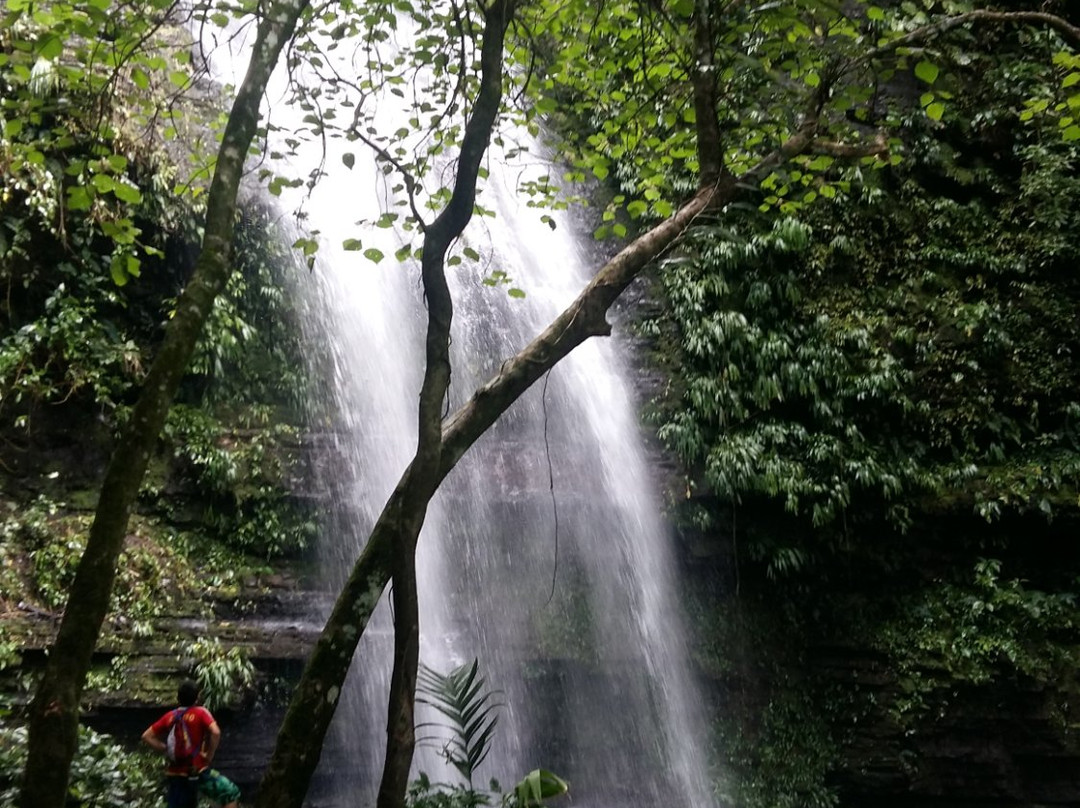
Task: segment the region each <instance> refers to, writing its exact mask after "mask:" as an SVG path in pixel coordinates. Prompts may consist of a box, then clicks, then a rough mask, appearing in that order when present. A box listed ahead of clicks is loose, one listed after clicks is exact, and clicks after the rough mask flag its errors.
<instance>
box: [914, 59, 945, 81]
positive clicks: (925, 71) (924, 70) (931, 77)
mask: <svg viewBox="0 0 1080 808" xmlns="http://www.w3.org/2000/svg"><path fill="white" fill-rule="evenodd" d="M940 72H941V71H940V70H938V66H937V65H936V64H934V63H933V62H928V61H926V60H925V59H923V60H922V61H921V62H919V63H918V64H917V65H915V75H916V77H918V78H920V79H922V80H923V81H925V82H926V83H927V84H933V83H934V82H935V81H937V77H938V74H939V73H940Z"/></svg>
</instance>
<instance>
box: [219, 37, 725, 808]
mask: <svg viewBox="0 0 1080 808" xmlns="http://www.w3.org/2000/svg"><path fill="white" fill-rule="evenodd" d="M218 61H219V63H220V61H221V57H218ZM217 69H219V70H225V68H222V67H219V68H217ZM278 78H279V80H281V81H283V77H280V76H279V77H278ZM282 96H283V90H282V89H281V85H279V88H278V89H277V90H276V91H273V92H271V93H270V94H269V98H270V108H271V114H272V120H273V123H274V124H276V125H277V126H281V127H283V128H284V129H285V130H289V129H292V128H294V127H299V126H301V125H302V124H301V119H302V117H303V113H302V112H300V111H296V112H295V114H294V112H293V111H290V110H288V109H286V108H283V107H282V106H281V104H280V103H275V102H276V101H277V100H278V99H279V98H281V97H282ZM380 114H382V113H381V111H380ZM403 114H404V113H403V112H402V111H401V110H400V108H399V109H396V110H395V109H394V108H393V106H392V105H388V106H387V109H386V121H385V126H386V129H387V131H394V130H395V129H397V128H398V126H399V124H400V120H395V116H398V117H399V118H400V116H402V115H403ZM510 141H516V145H519V146H524V147H525V151H524V152H523V153H522V155H521V156H519V157H516V158H513V159H510V158H507V157H506V156H505V151H506V150H505V149H497V148H495V147H493V149H492V150H491V151H490V152H489V155H488V158H487V161H486V163H485V166H486V168H487V169H488V171H489V172H490V173H489V176H488V178H487V179H486V180H482V181H481V192H480V195H479V197H478V203H479V204H480V205H481V206H482V207H483V208H485V209H488V210H491V211H494V216H492V217H486V216H485V217H474V221H473V222H472V224H470V226H469V228H468V230H467V231H466V234H465V236H464V238H463V239H462V244H461V245H459V247H460V246H468V247H470V248H471V249H474V250H476V251H477V252H478V253H479V254H480V255H481V260H480V262H479V264H478V263H476V262H472V261H469V260H465V261H463V262H462V263H461V264H459V265H457V266H452V267H448V270H447V271H448V276H449V281H450V284H451V289H452V292H453V297H454V303H455V319H454V324H453V328H452V362H453V376H452V382H451V388H450V393H449V402H448V410H447V411H448V412H453V411H454V410H455V409H456V408H458V407H459V406H460V405H461V404H463V403H464V402H465V401H466V400H467V399H468V397H469V396H470V395H471V393H472V392H473V390H474V389H475V388H476V387H477V385H479V384H480V383H482V382H483V381H485V380H487V379H488V378H490V377H491V376H492V375H493V374H495V373H496V372H497V371H498V369H499V367H500V365H501V363H502V362H504V361H505V360H506V359H507V358H508V357H510V356H512V355H513V354H514V353H515V352H516V351H517V350H518V349H520V348H521V347H522V346H524V345H525V344H526V343H527V342H529V341H530V340H531V339H532V338H533V337H534V336H535V335H536V334H538V333H539V332H540V331H541V330H542V329H543V328H544V327H545V326H546V325H547V324H548V323H549V322H550V321H551V320H552V319H553V318H554V317H555V316H556V314H558V312H559V311H561V310H562V309H563V308H565V307H566V306H567V304H569V303H570V301H571V300H573V298H574V297H575V296H576V295H577V294H578V293H579V291H580V290H581V288H582V287H583V286H584V284H585V282H586V281H587V279H588V273H589V270H590V268H591V265H590V263H589V262H588V261H587V260H586V259H585V257H584V256H583V254H582V249H581V241H580V236H581V234H580V233H578V232H577V230H578V229H579V228H578V227H577V223H576V222H575V219H574V214H573V213H558V212H555V213H552V212H546V213H547V214H548V215H549V216H550V217H551V221H552V222H554V227H551V226H549V223H547V222H545V221H542V220H541V214H542V211H539V210H537V209H536V208H530V207H528V206H527V205H526V204H525V202H524V200H523V198H522V196H521V195H520V194H519V193H518V192H517V188H518V184H519V182H520V181H521V180H522V179H523V178H530V177H532V178H535V177H536V176H537V175H538V174H542V173H547V172H548V171H549V170H552V169H551V168H550V167H549V166H545V161H544V160H543V159H542V155H543V149H542V147H541V145H540V144H539V143H537V142H535V141H534V140H533V139H532V138H530V137H529V136H528V134H527V133H525V132H517V133H512V134H511V136H509V137H508V139H507V142H508V143H509V142H510ZM358 146H359V144H348V145H346V144H343V143H341V142H338V141H333V140H331V141H329V143H328V145H327V147H326V148H327V149H328V151H327V152H325V153H324V152H323V151H322V147H321V144H318V143H313V144H309V145H307V146H301V147H300V150H299V154H298V156H297V157H295V158H293V159H292V160H291V162H290V165H289V166H288V168H289V169H290V170H292V172H293V173H294V174H297V175H306V174H307V173H308V171H309V170H310V169H311V168H314V167H316V166H318V165H319V164H320V163H321V162H322V161H325V166H326V172H327V175H326V176H324V177H323V178H322V179H321V180H320V182H319V183H318V185H317V186H316V187H315V189H314V191H313V192H311V193H310V195H306V194H305V195H302V196H301V195H299V194H295V195H292V196H290V195H288V194H286V195H285V196H284V201H285V205H286V207H287V208H288V209H289V210H292V209H293V208H297V207H302V209H303V211H304V213H305V214H306V215H305V219H304V222H303V226H304V227H306V228H307V229H308V230H309V231H318V236H317V238H318V240H319V242H320V248H319V251H318V253H317V255H316V260H315V265H314V269H313V271H312V272H310V273H308V272H306V271H305V272H303V273H300V274H301V277H299V278H298V282H297V285H296V290H295V293H296V295H297V297H298V305H299V306H300V308H301V310H302V312H303V318H302V319H303V323H304V329H305V338H306V340H307V341H308V342H309V344H310V345H311V346H312V348H311V353H312V355H313V356H314V357H319V363H318V366H317V368H316V370H317V372H318V373H319V374H321V376H322V377H323V379H324V381H326V382H327V391H328V394H327V395H328V397H327V400H326V401H323V402H317V403H316V405H315V406H313V408H312V412H313V413H316V414H317V415H316V418H317V421H316V422H315V423H313V424H312V430H313V431H315V432H317V433H321V434H324V435H326V436H329V437H328V439H327V442H328V444H329V445H328V461H327V463H326V464H325V465H324V472H323V474H322V479H321V483H322V484H323V485H324V486H325V488H326V489H327V491H328V493H329V497H328V499H329V501H330V502H332V503H333V504H332V507H330V508H329V510H328V512H327V513H326V514H325V526H324V530H323V535H322V538H321V540H320V542H321V543H320V553H321V557H322V562H323V564H322V566H323V570H324V575H325V578H326V585H327V589H328V591H330V592H332V593H336V590H337V588H338V586H339V584H341V583H342V582H343V581H344V579H345V578H346V577H347V575H348V573H349V571H350V569H351V567H352V565H353V563H354V561H355V559H356V558H357V556H358V555H359V553H360V551H361V549H362V547H363V544H364V542H365V541H366V539H367V536H368V534H369V531H370V529H371V526H372V525H373V524H374V522H375V519H376V518H377V516H378V513H379V511H380V509H381V507H382V505H383V503H384V502H385V501H386V498H387V496H388V495H389V494H390V492H391V491H392V489H393V488H394V486H395V484H396V483H397V481H398V479H399V477H400V475H401V473H402V472H403V470H404V469H405V467H406V465H407V464H408V462H409V460H410V459H411V457H412V453H413V451H414V449H415V443H416V407H417V400H418V393H419V389H420V380H421V377H422V373H423V339H424V332H425V323H426V314H425V308H424V301H423V290H422V288H421V285H420V281H419V269H418V267H417V266H416V265H415V264H414V263H413V262H411V261H409V262H405V263H397V262H396V261H395V260H394V259H393V255H394V253H395V252H396V251H397V250H398V248H399V247H400V246H401V245H402V242H401V241H400V240H399V236H397V235H396V234H395V231H394V230H392V229H379V228H375V227H371V226H366V227H362V226H358V225H357V224H356V223H357V222H358V221H359V220H366V221H368V222H371V221H374V220H376V219H378V217H379V215H380V213H382V212H383V211H385V210H386V209H387V208H388V206H392V205H393V203H394V202H395V201H396V197H395V193H394V191H393V189H392V186H393V184H394V181H395V180H394V178H392V177H391V178H388V177H387V176H386V175H385V174H384V172H383V171H382V170H381V169H380V168H379V167H378V166H376V164H375V161H374V160H373V159H371V158H370V157H369V156H367V155H365V154H364V152H363V151H362V147H358ZM345 151H348V152H350V153H355V155H356V159H355V163H354V164H353V166H352V168H351V169H350V168H347V167H346V165H345V164H344V161H343V159H342V154H343V153H344V152H345ZM350 162H351V160H350ZM352 238H361V239H362V240H363V244H364V247H365V249H368V248H372V247H374V248H377V249H378V250H379V251H380V252H382V253H383V254H384V256H385V258H384V259H383V260H381V261H380V262H378V263H373V262H371V261H369V260H368V259H366V258H364V257H363V256H362V255H361V254H360V253H359V252H353V251H345V250H343V249H342V246H341V245H342V243H343V241H345V240H346V239H352ZM414 246H415V245H414ZM496 272H501V273H505V278H506V279H508V283H506V284H504V283H495V285H491V284H490V279H491V278H492V277H493V273H496ZM499 277H502V276H499ZM485 278H488V279H489V283H485V282H484V279H485ZM509 287H513V288H516V289H521V290H522V291H524V293H525V296H524V297H523V298H517V297H512V296H510V295H509V294H508V293H507V290H508V288H509ZM641 403H642V402H640V401H638V400H637V399H636V397H635V391H634V389H633V376H632V373H631V371H630V369H629V368H628V362H627V356H626V354H625V345H624V344H623V340H621V339H620V337H619V334H618V329H616V334H615V336H614V337H612V338H610V339H593V340H590V341H589V342H588V343H587V344H585V345H583V346H582V347H580V348H578V349H577V350H576V351H574V353H573V354H572V355H571V356H570V357H568V358H567V359H566V360H564V361H563V362H561V363H560V364H559V365H558V366H557V367H556V368H555V369H554V370H553V371H552V372H551V373H550V374H549V376H547V377H546V378H545V379H543V380H541V381H540V382H539V383H537V384H536V385H534V387H533V388H532V389H530V390H529V391H528V392H527V393H526V394H525V395H524V396H523V397H522V398H521V399H520V400H519V401H518V402H517V403H516V404H515V405H514V406H513V407H511V408H510V410H509V411H508V412H507V413H506V414H505V415H504V416H503V417H502V418H501V419H500V421H499V422H498V423H497V424H496V425H495V427H494V428H493V429H492V430H490V432H489V433H488V434H487V435H485V436H484V437H483V438H482V439H481V440H480V441H479V442H478V443H477V445H476V446H474V447H473V449H472V450H471V451H470V452H469V453H468V454H467V455H466V456H465V457H464V458H463V459H462V461H461V462H460V464H459V465H458V467H457V468H456V469H454V471H453V472H452V473H451V474H450V475H449V477H448V478H447V480H446V481H445V483H444V484H443V486H442V488H441V490H440V491H439V492H438V494H437V495H436V497H435V499H434V500H433V501H432V503H431V506H430V508H429V510H428V515H427V520H426V523H425V527H424V529H423V532H422V533H421V536H420V541H419V548H418V576H419V595H420V608H421V625H420V630H421V661H422V662H423V663H424V664H426V665H428V666H429V667H431V668H433V669H435V670H438V671H441V672H443V673H446V672H449V670H450V669H451V668H452V667H454V666H456V665H459V664H462V663H464V662H468V661H470V660H472V659H473V658H477V659H479V661H480V668H481V672H482V674H483V675H484V676H485V678H486V680H487V683H488V685H489V687H490V688H492V689H495V690H498V691H500V695H499V701H500V702H501V703H502V705H503V707H502V708H501V710H500V711H499V723H498V729H497V730H496V734H495V737H494V745H493V750H492V753H491V755H490V756H489V758H488V759H487V761H486V762H485V763H484V764H483V767H482V769H481V772H480V776H478V777H477V778H476V781H475V782H476V784H477V785H481V786H482V785H485V784H486V783H487V782H488V780H489V779H490V778H496V779H498V780H499V781H500V782H501V783H502V784H503V786H504V787H505V786H511V785H512V784H513V783H515V782H517V780H518V779H520V778H521V777H522V776H524V775H525V774H526V773H528V772H529V771H530V770H532V769H534V768H536V767H539V766H542V767H544V768H548V769H551V770H552V771H555V772H556V773H557V774H560V775H561V776H563V777H565V778H566V779H567V780H569V781H570V784H571V795H572V802H573V804H576V805H582V806H595V807H596V808H600V807H601V806H615V805H634V806H637V807H638V808H661V806H663V807H665V808H668V807H670V808H684V807H686V808H688V807H689V806H694V807H695V808H699V807H700V808H706V807H707V806H712V805H714V804H716V801H715V799H714V798H713V797H712V788H711V784H710V760H709V758H710V755H709V753H708V751H709V750H708V741H707V735H708V733H707V727H706V723H705V722H706V719H705V712H706V711H705V710H704V709H703V699H702V696H701V693H700V690H699V687H698V684H697V682H696V681H695V677H694V675H693V672H692V666H691V660H690V658H689V653H688V648H687V640H686V636H685V628H684V625H683V617H682V604H681V603H680V601H679V583H678V580H677V572H676V569H675V559H674V557H673V537H672V535H671V531H670V528H669V526H668V525H667V524H666V523H665V521H664V519H663V517H662V516H661V507H660V502H659V499H658V490H659V485H658V483H657V481H656V480H654V479H653V478H652V476H651V475H650V471H649V468H648V464H647V459H646V456H645V453H644V446H643V442H642V436H641V427H640V424H639V421H638V415H637V412H638V408H639V406H640V404H641ZM327 610H328V605H327ZM392 657H393V638H392V623H391V619H390V614H389V607H388V605H387V598H386V597H384V599H383V602H382V604H381V605H380V607H379V609H378V610H377V613H376V616H375V618H374V619H373V620H372V622H371V624H370V626H369V628H368V630H367V632H366V633H365V636H364V637H363V639H362V640H361V644H360V648H359V649H358V651H357V657H356V661H355V664H354V666H353V670H352V671H351V672H350V675H349V681H348V684H347V687H346V690H345V694H344V695H343V697H342V700H341V703H340V706H339V708H338V714H337V717H336V719H335V726H334V729H333V732H332V736H331V738H330V739H329V740H328V742H327V746H326V749H325V750H324V755H323V761H322V764H321V768H320V779H321V780H322V781H323V782H330V783H332V788H331V792H330V793H327V794H322V795H321V796H320V797H319V802H320V804H321V803H323V802H326V803H328V804H332V805H368V804H373V803H374V795H375V792H376V790H377V787H378V779H379V776H380V773H381V770H382V756H383V751H384V748H385V741H386V726H385V723H386V698H387V692H388V680H389V673H390V667H391V663H392ZM420 720H422V721H437V720H438V717H437V716H435V715H431V714H428V715H421V718H420ZM423 734H425V733H424V732H421V735H423ZM414 770H415V771H417V772H419V771H423V772H425V773H427V774H428V776H429V777H430V778H431V779H432V780H433V781H446V782H449V781H456V780H457V779H458V778H457V775H456V772H455V771H454V770H453V769H452V768H451V767H449V766H448V765H447V764H446V763H445V761H444V760H443V759H442V756H441V755H440V750H439V748H438V747H437V746H433V745H421V747H420V748H419V749H418V752H417V757H416V763H415V767H414Z"/></svg>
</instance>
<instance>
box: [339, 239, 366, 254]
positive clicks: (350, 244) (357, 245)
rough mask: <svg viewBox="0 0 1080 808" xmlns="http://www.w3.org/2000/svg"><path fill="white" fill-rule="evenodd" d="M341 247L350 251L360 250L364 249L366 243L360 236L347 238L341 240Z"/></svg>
mask: <svg viewBox="0 0 1080 808" xmlns="http://www.w3.org/2000/svg"><path fill="white" fill-rule="evenodd" d="M341 249H343V250H346V251H348V252H360V250H362V249H364V245H363V243H362V242H361V241H360V239H358V238H347V239H345V240H344V241H343V242H341Z"/></svg>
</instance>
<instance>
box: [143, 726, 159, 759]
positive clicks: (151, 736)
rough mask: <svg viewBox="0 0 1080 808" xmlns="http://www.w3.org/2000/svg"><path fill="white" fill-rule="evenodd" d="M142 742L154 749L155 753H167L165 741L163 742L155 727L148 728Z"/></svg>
mask: <svg viewBox="0 0 1080 808" xmlns="http://www.w3.org/2000/svg"><path fill="white" fill-rule="evenodd" d="M142 742H143V743H144V744H146V745H147V746H149V747H150V748H151V749H153V750H154V751H155V752H162V753H164V751H165V741H163V740H161V738H160V737H159V736H158V734H157V733H156V732H154V727H153V726H149V727H147V728H146V732H144V733H143V734H142Z"/></svg>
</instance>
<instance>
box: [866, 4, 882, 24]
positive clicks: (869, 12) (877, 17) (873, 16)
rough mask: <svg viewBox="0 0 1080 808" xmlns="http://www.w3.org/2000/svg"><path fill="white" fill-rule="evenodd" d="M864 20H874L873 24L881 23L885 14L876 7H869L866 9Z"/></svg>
mask: <svg viewBox="0 0 1080 808" xmlns="http://www.w3.org/2000/svg"><path fill="white" fill-rule="evenodd" d="M866 19H868V20H874V21H875V22H881V21H882V20H884V19H885V12H884V11H882V10H881V9H880V8H878V7H877V6H870V7H869V8H868V9H866Z"/></svg>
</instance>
